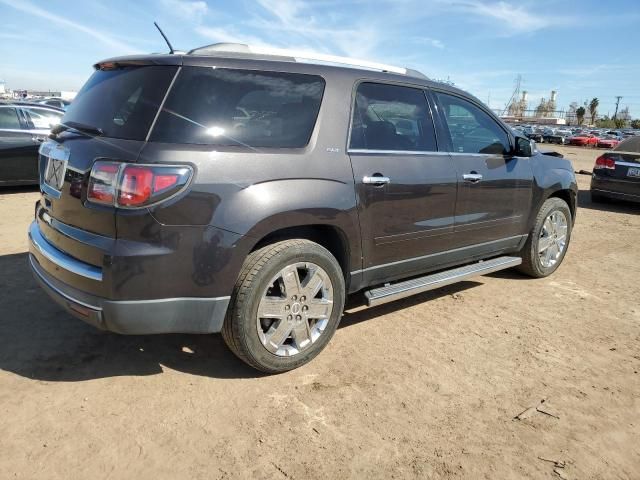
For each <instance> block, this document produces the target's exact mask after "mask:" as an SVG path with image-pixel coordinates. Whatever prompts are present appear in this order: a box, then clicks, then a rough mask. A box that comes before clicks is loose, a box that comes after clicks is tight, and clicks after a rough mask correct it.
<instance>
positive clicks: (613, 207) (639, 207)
mask: <svg viewBox="0 0 640 480" xmlns="http://www.w3.org/2000/svg"><path fill="white" fill-rule="evenodd" d="M578 207H580V208H588V209H590V210H598V211H600V212H615V213H630V214H636V215H638V214H640V204H637V203H633V202H624V201H622V200H609V199H603V201H601V202H593V201H592V200H591V192H590V191H589V190H580V191H579V192H578Z"/></svg>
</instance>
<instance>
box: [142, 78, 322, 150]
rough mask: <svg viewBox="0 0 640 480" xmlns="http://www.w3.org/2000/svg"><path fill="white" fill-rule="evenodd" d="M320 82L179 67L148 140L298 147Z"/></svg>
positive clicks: (305, 139) (316, 107)
mask: <svg viewBox="0 0 640 480" xmlns="http://www.w3.org/2000/svg"><path fill="white" fill-rule="evenodd" d="M324 86H325V82H324V80H323V79H322V78H321V77H319V76H316V75H306V74H299V73H287V72H270V71H259V70H235V69H227V68H215V69H214V68H205V67H183V69H182V72H181V73H180V75H179V77H178V79H177V80H176V83H175V85H174V87H173V89H172V90H171V93H170V94H169V97H168V98H167V102H166V103H165V106H164V109H163V111H162V112H161V114H160V116H159V117H158V122H157V123H156V126H155V128H154V130H153V133H152V134H151V140H152V141H159V142H179V143H195V144H205V145H230V146H245V147H249V148H254V147H273V148H302V147H304V146H306V145H307V144H308V143H309V140H310V138H311V134H312V133H313V129H314V127H315V124H316V119H317V118H318V112H319V111H320V104H321V102H322V96H323V94H324Z"/></svg>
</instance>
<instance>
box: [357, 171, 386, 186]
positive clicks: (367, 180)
mask: <svg viewBox="0 0 640 480" xmlns="http://www.w3.org/2000/svg"><path fill="white" fill-rule="evenodd" d="M362 183H364V184H367V185H378V186H380V185H385V184H387V183H391V179H390V178H389V177H385V176H383V175H381V174H379V173H374V174H373V175H371V176H368V175H365V176H364V177H362Z"/></svg>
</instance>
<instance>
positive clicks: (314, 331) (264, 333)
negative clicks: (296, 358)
mask: <svg viewBox="0 0 640 480" xmlns="http://www.w3.org/2000/svg"><path fill="white" fill-rule="evenodd" d="M332 311H333V285H332V284H331V279H330V278H329V275H327V272H325V271H324V270H323V269H322V268H321V267H319V266H318V265H316V264H314V263H309V262H300V263H295V264H293V265H287V266H286V267H285V268H283V269H282V270H280V271H279V272H278V273H277V274H276V275H275V276H274V277H273V279H272V280H271V282H270V283H269V286H268V287H267V289H266V291H265V292H264V294H263V295H262V299H261V301H260V304H259V305H258V313H257V319H256V320H257V328H258V336H259V337H260V340H261V341H262V344H263V345H264V346H265V348H266V349H267V350H269V351H270V352H271V353H273V354H275V355H278V356H281V357H290V356H292V355H296V354H298V353H300V352H301V351H303V350H306V349H307V348H309V347H310V346H311V345H312V344H313V343H314V342H315V341H316V340H317V339H318V338H319V337H320V336H321V335H322V333H323V332H324V330H325V328H326V327H327V324H328V323H329V318H330V317H331V312H332Z"/></svg>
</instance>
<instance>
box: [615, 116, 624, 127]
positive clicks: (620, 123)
mask: <svg viewBox="0 0 640 480" xmlns="http://www.w3.org/2000/svg"><path fill="white" fill-rule="evenodd" d="M613 121H614V122H615V124H616V128H624V126H625V124H626V123H627V121H626V120H625V119H624V118H614V119H613Z"/></svg>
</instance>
